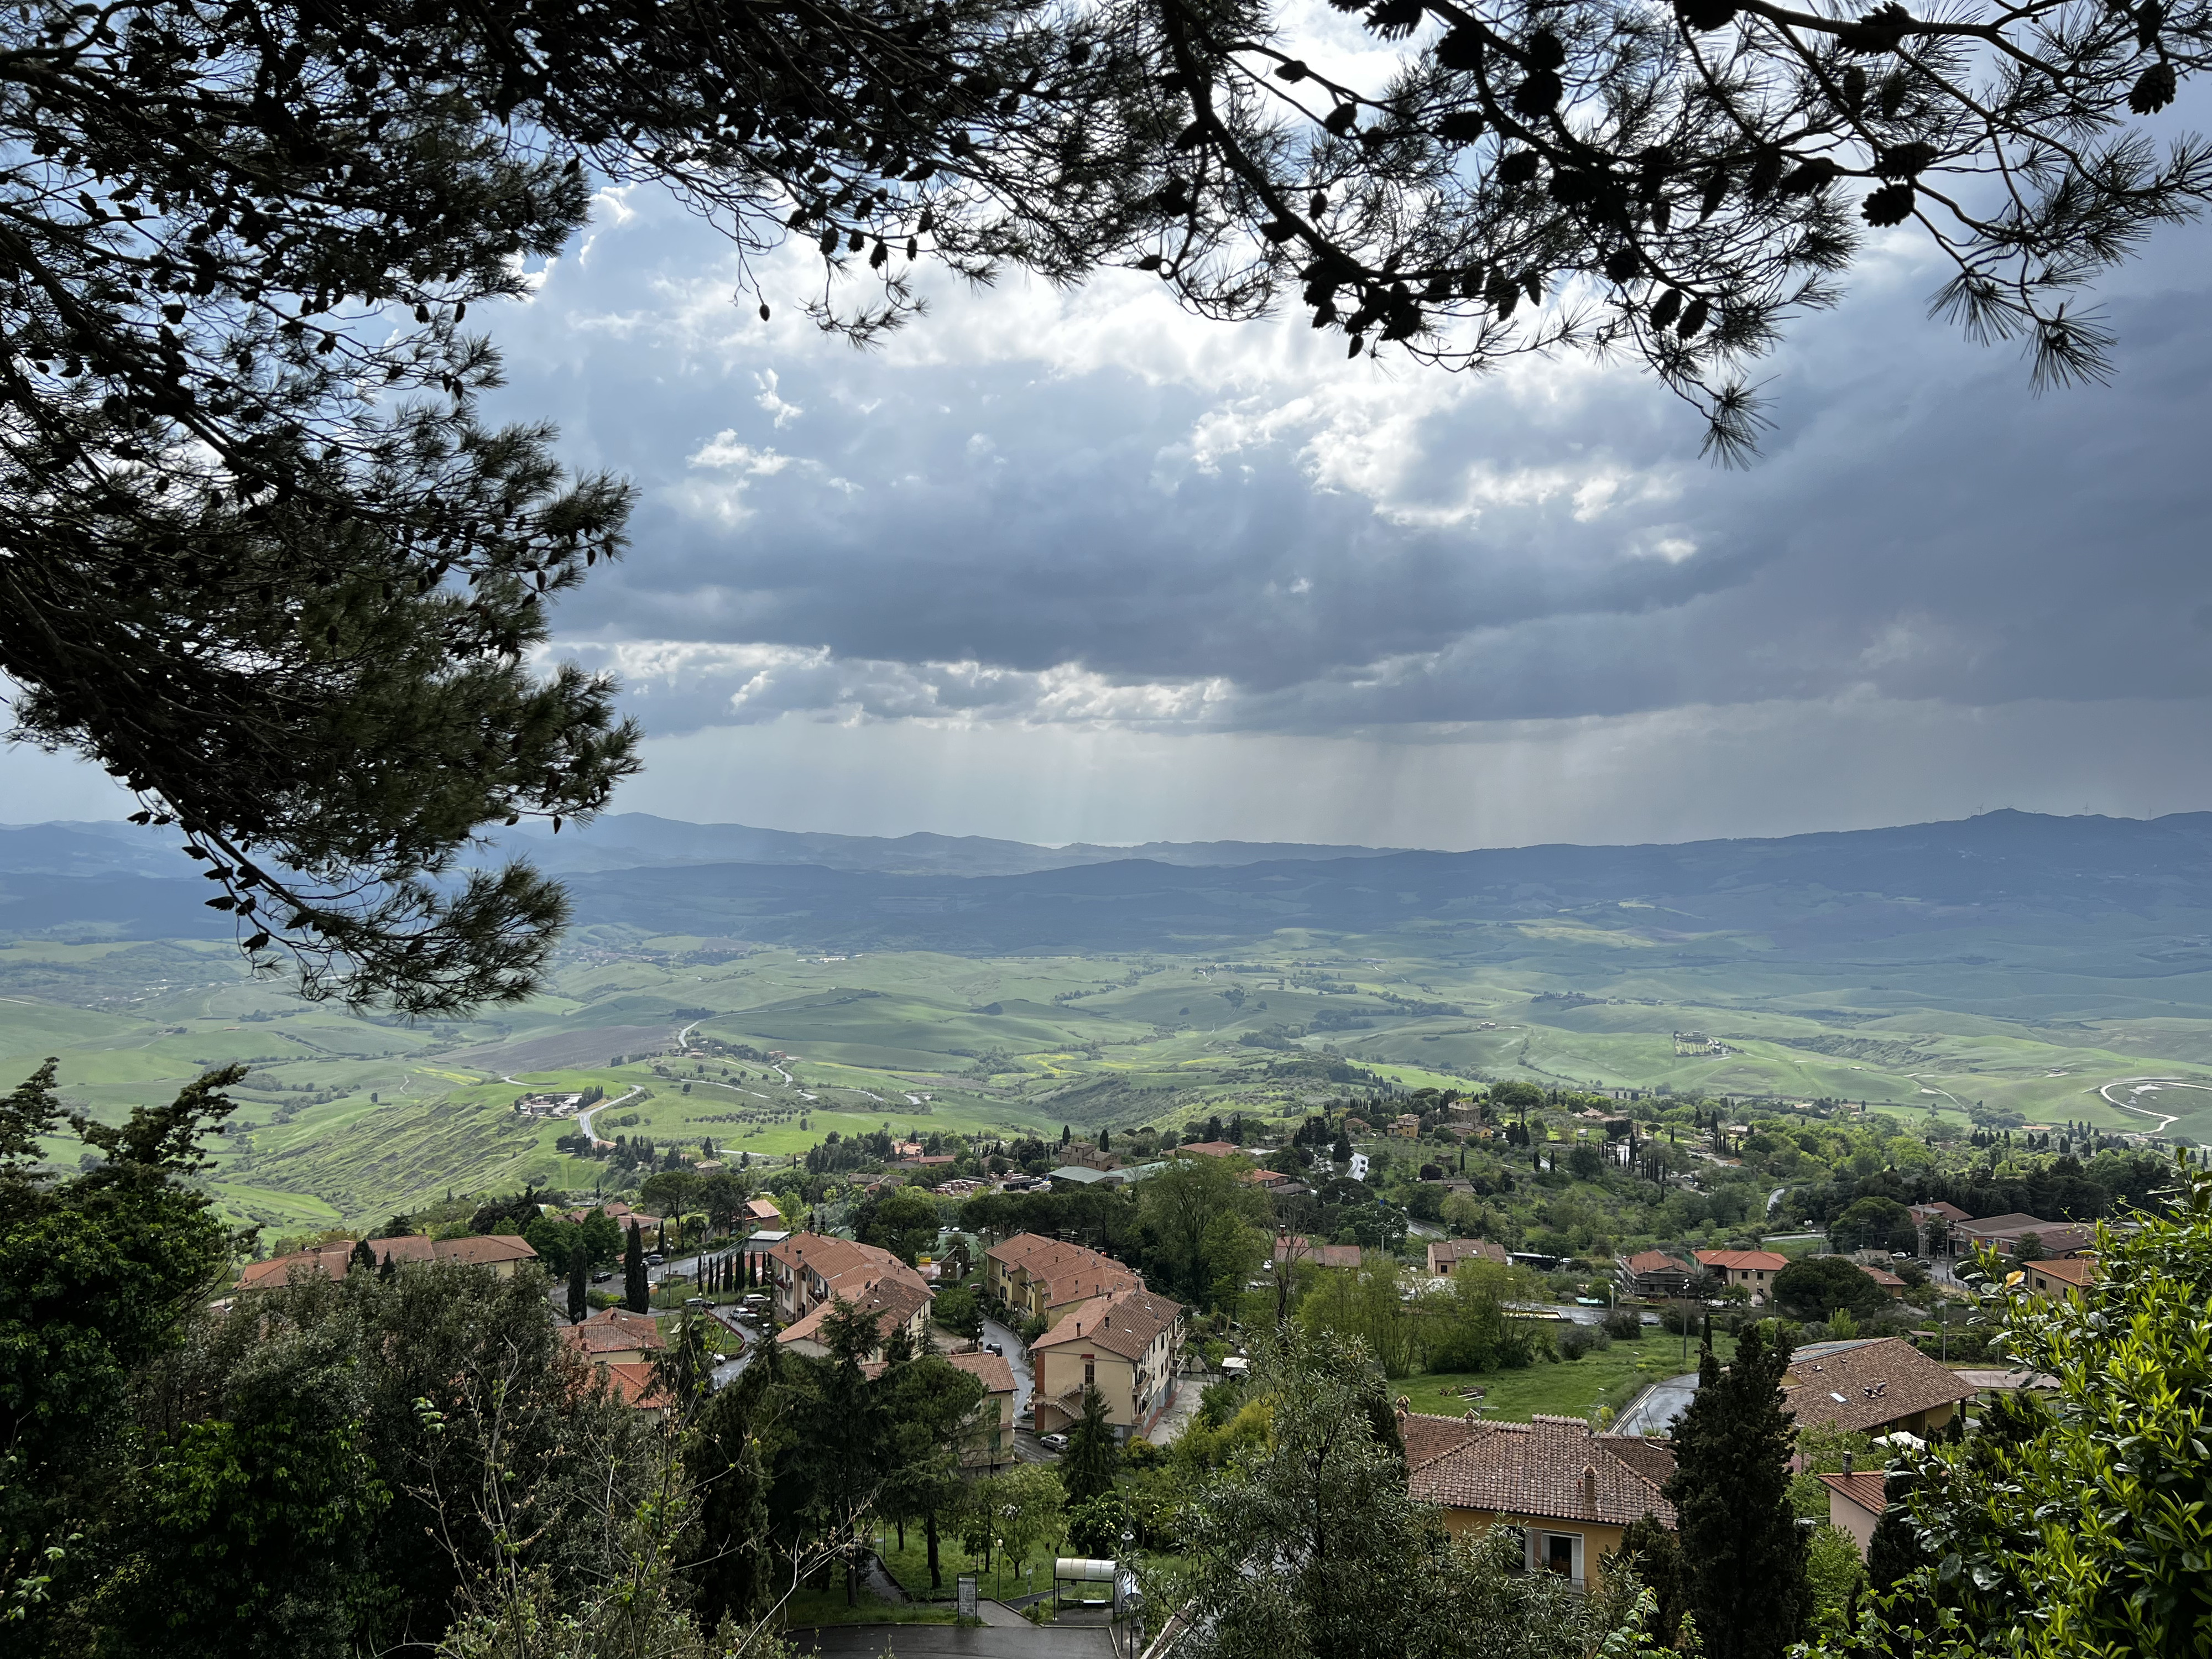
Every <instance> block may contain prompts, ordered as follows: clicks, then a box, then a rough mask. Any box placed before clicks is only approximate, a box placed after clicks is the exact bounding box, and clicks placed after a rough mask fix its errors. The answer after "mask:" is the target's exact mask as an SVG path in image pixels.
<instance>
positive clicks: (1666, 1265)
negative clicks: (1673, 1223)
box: [1627, 1250, 1698, 1273]
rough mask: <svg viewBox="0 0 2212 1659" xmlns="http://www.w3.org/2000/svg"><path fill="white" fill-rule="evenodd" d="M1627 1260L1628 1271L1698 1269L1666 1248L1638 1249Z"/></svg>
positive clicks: (1692, 1270) (1654, 1271)
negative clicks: (1665, 1249)
mask: <svg viewBox="0 0 2212 1659" xmlns="http://www.w3.org/2000/svg"><path fill="white" fill-rule="evenodd" d="M1627 1260H1628V1271H1629V1272H1631V1273H1669V1272H1672V1273H1696V1272H1697V1271H1698V1270H1697V1269H1696V1268H1695V1267H1692V1266H1691V1265H1690V1264H1689V1263H1688V1262H1686V1261H1683V1260H1682V1259H1681V1257H1680V1256H1675V1255H1668V1254H1667V1252H1666V1251H1664V1250H1638V1252H1637V1253H1636V1254H1635V1255H1632V1256H1630V1257H1629V1258H1628V1259H1627Z"/></svg>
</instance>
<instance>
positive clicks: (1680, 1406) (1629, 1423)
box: [1613, 1371, 1698, 1434]
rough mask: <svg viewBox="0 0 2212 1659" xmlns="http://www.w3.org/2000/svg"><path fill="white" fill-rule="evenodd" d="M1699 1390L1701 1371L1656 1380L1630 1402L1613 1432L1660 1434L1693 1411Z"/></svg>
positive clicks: (1614, 1426) (1615, 1424) (1614, 1425)
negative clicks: (1692, 1404)
mask: <svg viewBox="0 0 2212 1659" xmlns="http://www.w3.org/2000/svg"><path fill="white" fill-rule="evenodd" d="M1697 1392H1698V1374H1697V1373H1696V1372H1695V1371H1691V1372H1688V1373H1686V1375H1684V1376H1669V1377H1667V1378H1664V1379H1663V1380H1662V1381H1660V1382H1657V1383H1653V1384H1652V1385H1651V1386H1650V1388H1648V1389H1644V1392H1643V1393H1642V1394H1639V1395H1637V1396H1636V1398H1635V1399H1633V1400H1632V1401H1629V1402H1628V1408H1627V1409H1626V1411H1624V1412H1622V1413H1621V1414H1620V1419H1619V1420H1618V1421H1616V1422H1615V1423H1614V1424H1613V1432H1614V1433H1615V1434H1656V1433H1658V1432H1659V1431H1662V1430H1663V1429H1666V1428H1668V1426H1670V1425H1672V1424H1673V1423H1674V1419H1676V1418H1678V1417H1680V1415H1681V1414H1682V1413H1684V1412H1686V1411H1687V1410H1689V1408H1690V1401H1691V1399H1692V1396H1694V1395H1696V1394H1697Z"/></svg>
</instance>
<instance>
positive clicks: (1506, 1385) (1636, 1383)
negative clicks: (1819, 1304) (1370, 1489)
mask: <svg viewBox="0 0 2212 1659" xmlns="http://www.w3.org/2000/svg"><path fill="white" fill-rule="evenodd" d="M1713 1346H1714V1350H1715V1352H1717V1353H1718V1354H1719V1355H1720V1357H1721V1358H1723V1359H1727V1358H1729V1356H1730V1355H1731V1354H1733V1353H1734V1352H1735V1338H1734V1337H1732V1336H1724V1335H1716V1336H1715V1337H1714V1339H1713ZM1689 1353H1690V1358H1689V1363H1688V1364H1684V1363H1683V1360H1682V1339H1681V1338H1680V1337H1679V1336H1669V1335H1668V1334H1665V1333H1663V1332H1661V1331H1659V1330H1656V1329H1653V1330H1650V1331H1649V1332H1647V1333H1646V1334H1645V1335H1644V1337H1643V1339H1642V1340H1639V1341H1635V1342H1620V1341H1616V1342H1615V1343H1614V1344H1613V1346H1611V1347H1610V1348H1607V1349H1605V1350H1603V1351H1602V1352H1595V1353H1589V1354H1585V1355H1583V1358H1580V1359H1565V1360H1561V1361H1559V1362H1558V1363H1557V1364H1539V1365H1531V1366H1528V1368H1527V1369H1526V1370H1511V1371H1462V1372H1455V1373H1447V1374H1442V1375H1437V1376H1413V1377H1407V1378H1406V1379H1405V1380H1404V1381H1402V1382H1398V1383H1392V1384H1391V1385H1390V1387H1391V1390H1392V1392H1393V1394H1394V1395H1399V1394H1402V1395H1405V1396H1406V1397H1407V1399H1409V1400H1411V1401H1413V1409H1414V1410H1415V1411H1417V1412H1427V1413H1432V1414H1434V1415H1437V1416H1439V1417H1459V1416H1462V1415H1463V1414H1465V1413H1466V1412H1467V1410H1468V1407H1470V1406H1473V1405H1475V1404H1478V1403H1480V1406H1481V1407H1482V1408H1483V1409H1482V1414H1483V1417H1484V1418H1485V1419H1486V1420H1489V1421H1492V1422H1503V1423H1525V1422H1527V1421H1528V1419H1530V1418H1531V1417H1534V1416H1535V1415H1536V1414H1537V1413H1545V1414H1547V1415H1549V1416H1553V1417H1585V1416H1588V1415H1589V1413H1592V1412H1594V1411H1596V1410H1597V1409H1598V1408H1599V1407H1601V1406H1602V1407H1609V1408H1610V1409H1611V1410H1613V1412H1615V1413H1618V1412H1619V1411H1620V1408H1621V1407H1623V1406H1626V1404H1627V1403H1628V1402H1629V1401H1631V1400H1632V1399H1633V1398H1634V1397H1635V1396H1636V1394H1637V1391H1638V1389H1642V1388H1643V1387H1644V1385H1645V1384H1646V1383H1653V1382H1656V1381H1657V1380H1658V1379H1659V1378H1661V1377H1663V1376H1680V1374H1681V1373H1682V1372H1683V1371H1685V1370H1695V1369H1696V1368H1697V1363H1698V1348H1697V1344H1696V1342H1695V1341H1694V1340H1693V1341H1692V1343H1691V1344H1690V1349H1689ZM1474 1387H1479V1388H1481V1389H1486V1390H1487V1392H1486V1394H1485V1395H1484V1396H1483V1398H1482V1400H1481V1401H1480V1402H1477V1401H1471V1400H1468V1399H1465V1398H1464V1397H1462V1395H1461V1393H1460V1390H1461V1389H1466V1388H1474Z"/></svg>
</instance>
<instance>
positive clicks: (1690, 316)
mask: <svg viewBox="0 0 2212 1659" xmlns="http://www.w3.org/2000/svg"><path fill="white" fill-rule="evenodd" d="M1712 309H1713V308H1712V307H1711V305H1709V304H1707V303H1706V302H1705V301H1703V300H1692V301H1690V307H1689V309H1688V310H1686V311H1685V312H1684V313H1682V322H1681V326H1680V327H1679V328H1677V329H1676V330H1675V331H1674V332H1675V333H1677V334H1679V335H1680V336H1681V337H1682V338H1684V339H1686V340H1688V339H1692V338H1695V337H1696V336H1697V335H1698V334H1699V331H1702V330H1703V329H1704V327H1705V319H1706V318H1707V317H1709V316H1711V314H1712Z"/></svg>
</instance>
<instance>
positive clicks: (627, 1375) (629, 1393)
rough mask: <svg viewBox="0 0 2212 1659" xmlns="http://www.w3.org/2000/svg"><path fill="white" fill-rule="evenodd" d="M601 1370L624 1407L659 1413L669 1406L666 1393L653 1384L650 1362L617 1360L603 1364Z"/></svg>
mask: <svg viewBox="0 0 2212 1659" xmlns="http://www.w3.org/2000/svg"><path fill="white" fill-rule="evenodd" d="M599 1369H600V1370H603V1371H605V1373H606V1374H607V1383H608V1384H609V1386H610V1388H611V1390H612V1392H613V1394H614V1395H615V1397H616V1398H617V1400H620V1401H622V1402H623V1405H625V1406H635V1407H640V1408H641V1409H642V1410H645V1411H658V1410H659V1409H660V1408H661V1407H665V1405H667V1404H668V1395H667V1394H666V1392H665V1390H663V1389H659V1388H658V1387H656V1386H655V1385H654V1383H653V1365H652V1364H651V1362H650V1361H647V1360H641V1359H617V1360H615V1361H613V1362H611V1363H602V1364H600V1366H599Z"/></svg>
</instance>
